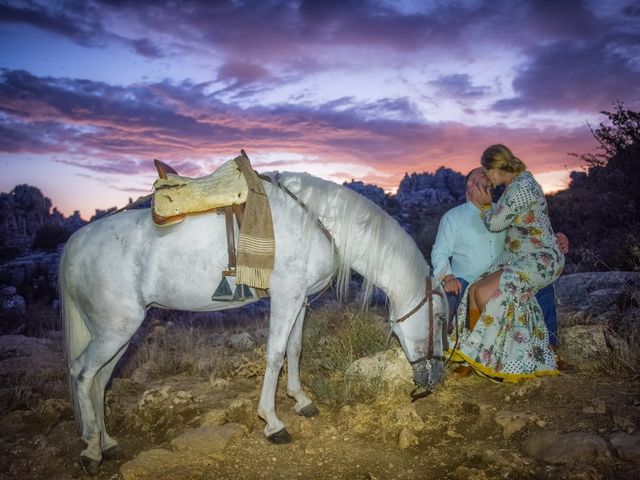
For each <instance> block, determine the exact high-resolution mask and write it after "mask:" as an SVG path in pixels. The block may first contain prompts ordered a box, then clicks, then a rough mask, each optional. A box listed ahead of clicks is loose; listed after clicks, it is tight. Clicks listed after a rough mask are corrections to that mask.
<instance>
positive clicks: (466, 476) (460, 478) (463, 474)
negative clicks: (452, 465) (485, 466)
mask: <svg viewBox="0 0 640 480" xmlns="http://www.w3.org/2000/svg"><path fill="white" fill-rule="evenodd" d="M449 478H451V479H452V480H486V478H487V475H486V474H485V473H484V472H483V471H482V470H478V469H475V468H469V467H458V468H456V469H455V470H454V471H453V472H452V473H451V474H450V476H449Z"/></svg>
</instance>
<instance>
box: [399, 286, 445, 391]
mask: <svg viewBox="0 0 640 480" xmlns="http://www.w3.org/2000/svg"><path fill="white" fill-rule="evenodd" d="M431 284H432V282H431V279H430V278H428V279H427V282H426V288H425V293H424V297H423V299H422V300H421V301H420V302H419V303H417V304H416V306H415V307H414V308H413V309H412V310H410V311H409V312H407V313H406V314H405V315H404V316H403V317H400V318H399V319H397V320H396V322H395V326H394V331H395V334H396V335H397V337H398V339H399V340H400V344H401V345H402V348H403V349H404V351H405V354H406V356H407V359H408V360H409V363H410V364H411V366H412V368H413V381H414V383H415V384H416V386H417V387H422V388H424V389H426V391H427V392H428V393H431V392H432V391H433V389H434V388H435V387H436V385H437V384H438V383H439V382H440V381H441V380H442V377H443V376H444V349H445V343H446V332H447V319H448V317H449V312H448V310H449V307H448V302H447V298H446V293H445V292H444V290H443V289H442V288H441V287H438V288H436V289H433V288H432V286H431ZM414 392H415V391H414ZM428 393H427V394H428ZM412 396H414V395H413V394H412ZM420 396H424V394H422V395H420ZM414 398H419V396H418V397H416V396H414Z"/></svg>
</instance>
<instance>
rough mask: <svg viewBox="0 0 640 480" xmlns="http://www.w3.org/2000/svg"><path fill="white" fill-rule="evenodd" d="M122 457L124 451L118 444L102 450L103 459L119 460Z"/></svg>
mask: <svg viewBox="0 0 640 480" xmlns="http://www.w3.org/2000/svg"><path fill="white" fill-rule="evenodd" d="M123 457H124V452H123V451H122V449H121V448H120V446H118V445H112V446H110V447H109V448H107V449H106V450H103V451H102V459H103V460H120V459H121V458H123Z"/></svg>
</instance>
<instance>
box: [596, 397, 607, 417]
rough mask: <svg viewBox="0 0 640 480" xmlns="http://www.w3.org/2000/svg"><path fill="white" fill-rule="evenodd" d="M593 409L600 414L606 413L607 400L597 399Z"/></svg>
mask: <svg viewBox="0 0 640 480" xmlns="http://www.w3.org/2000/svg"><path fill="white" fill-rule="evenodd" d="M594 410H595V412H596V413H598V414H600V415H604V414H605V413H607V402H605V401H604V400H598V401H597V402H596V404H595V407H594Z"/></svg>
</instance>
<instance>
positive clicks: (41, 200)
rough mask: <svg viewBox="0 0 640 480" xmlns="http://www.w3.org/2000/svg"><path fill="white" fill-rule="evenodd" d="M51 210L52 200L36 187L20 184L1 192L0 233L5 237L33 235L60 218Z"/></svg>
mask: <svg viewBox="0 0 640 480" xmlns="http://www.w3.org/2000/svg"><path fill="white" fill-rule="evenodd" d="M49 210H51V200H49V199H48V198H47V197H45V196H44V195H42V192H40V190H38V189H37V188H36V187H32V186H30V185H18V186H17V187H15V188H14V189H13V190H12V191H11V192H9V193H0V233H1V234H3V235H4V236H5V238H14V237H18V236H33V235H35V234H36V232H37V231H38V230H39V229H40V227H42V226H43V225H45V224H47V223H51V222H57V221H59V220H60V219H59V218H58V217H52V215H51V214H50V213H49Z"/></svg>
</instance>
